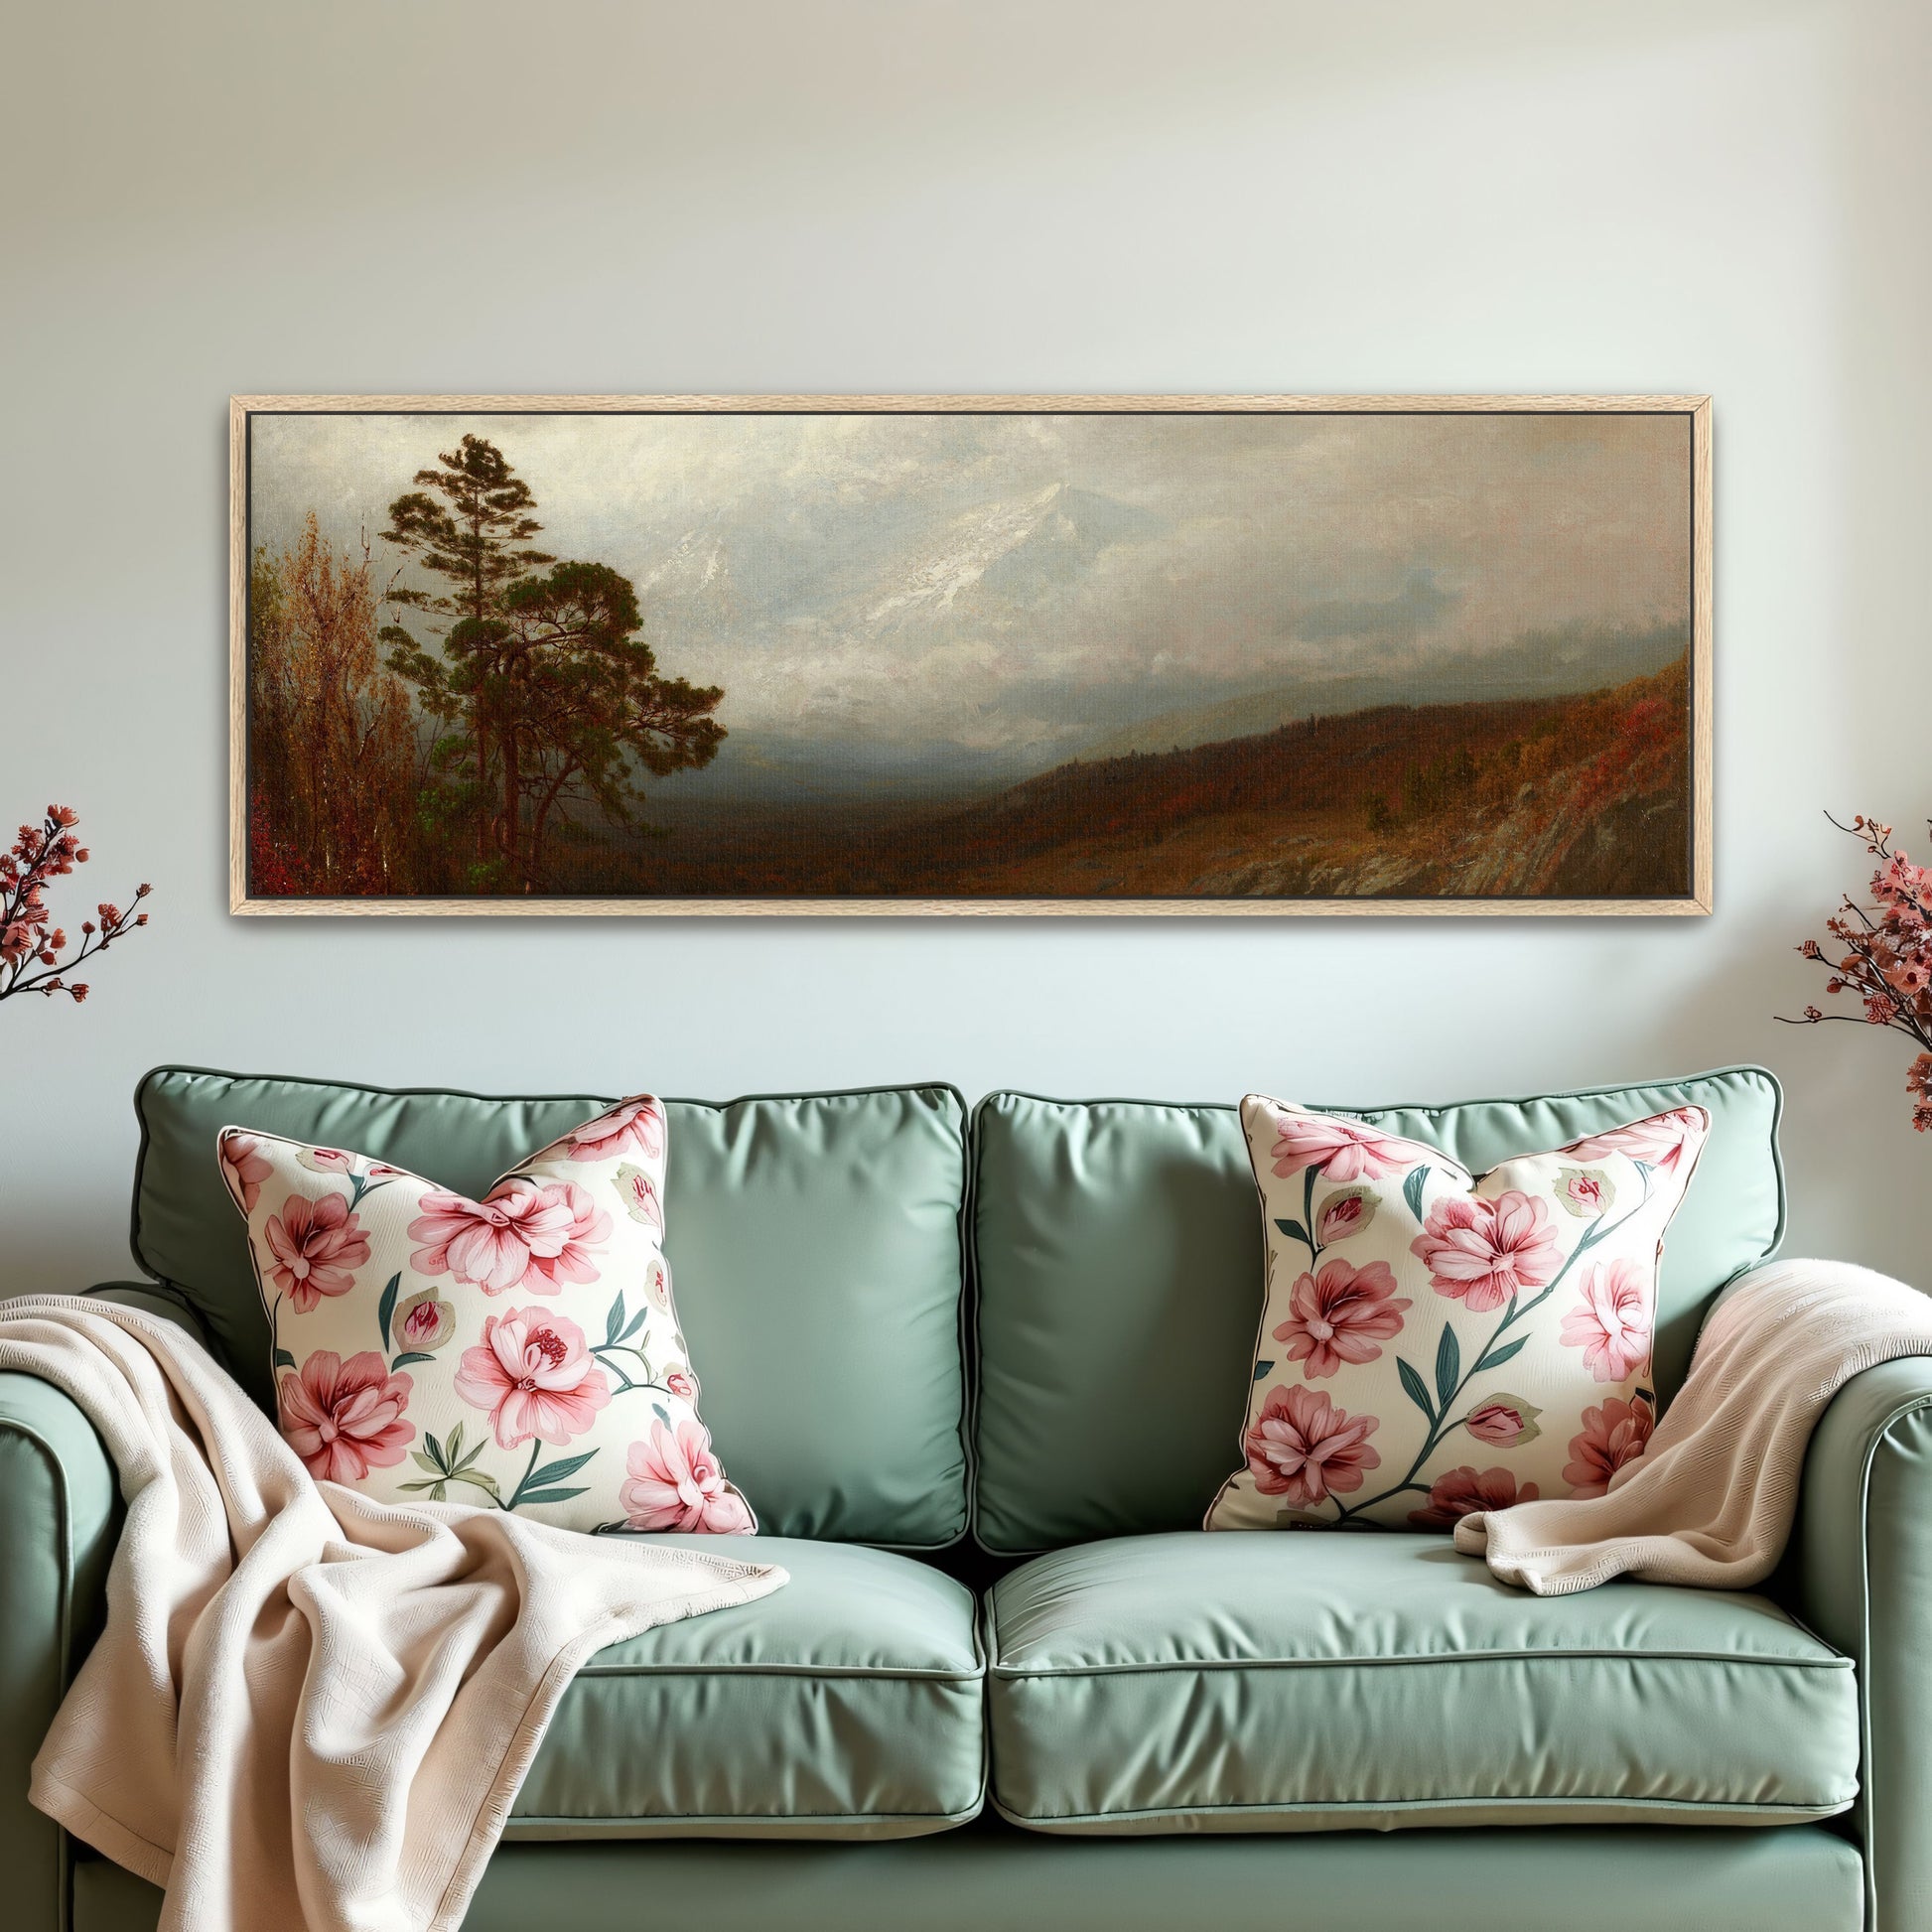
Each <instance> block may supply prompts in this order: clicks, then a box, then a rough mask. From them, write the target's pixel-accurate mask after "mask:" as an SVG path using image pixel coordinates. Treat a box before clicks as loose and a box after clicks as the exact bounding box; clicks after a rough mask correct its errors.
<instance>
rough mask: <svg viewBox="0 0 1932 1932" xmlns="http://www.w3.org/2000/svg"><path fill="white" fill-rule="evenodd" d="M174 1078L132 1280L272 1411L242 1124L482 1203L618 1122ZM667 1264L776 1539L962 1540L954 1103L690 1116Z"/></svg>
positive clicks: (547, 1100) (532, 1108)
mask: <svg viewBox="0 0 1932 1932" xmlns="http://www.w3.org/2000/svg"><path fill="white" fill-rule="evenodd" d="M609 1099H610V1096H606V1095H594V1094H570V1095H541V1096H528V1095H525V1096H513V1097H502V1098H492V1097H487V1096H483V1095H478V1094H471V1093H448V1092H437V1091H424V1090H409V1091H387V1090H383V1089H379V1088H370V1087H361V1086H350V1085H345V1084H340V1083H332V1082H324V1081H316V1080H287V1079H277V1078H273V1077H257V1076H248V1075H241V1074H233V1073H217V1072H209V1071H207V1070H205V1069H202V1068H195V1067H161V1068H158V1069H157V1070H156V1071H155V1072H153V1073H150V1074H149V1075H148V1076H147V1078H146V1079H145V1080H143V1081H142V1082H141V1085H140V1088H139V1090H138V1091H137V1094H136V1097H135V1106H136V1111H137V1112H138V1114H139V1116H140V1119H141V1127H142V1144H141V1159H140V1165H139V1169H138V1171H137V1173H136V1177H135V1188H134V1227H133V1245H134V1254H135V1259H136V1260H137V1261H138V1262H139V1263H140V1264H141V1266H142V1267H143V1268H144V1269H146V1270H147V1271H148V1273H150V1274H151V1275H154V1276H157V1277H158V1278H160V1279H161V1280H162V1281H164V1282H168V1283H171V1284H172V1285H173V1286H175V1287H176V1288H178V1289H179V1290H181V1292H182V1293H183V1294H184V1295H185V1296H186V1297H187V1298H188V1299H189V1301H190V1302H191V1303H193V1305H194V1307H195V1309H196V1311H197V1312H198V1313H199V1314H200V1315H201V1316H202V1318H203V1319H204V1321H205V1322H206V1323H207V1328H208V1330H209V1332H210V1334H211V1335H212V1337H213V1339H214V1341H215V1342H216V1344H217V1346H218V1347H219V1348H220V1350H221V1352H222V1354H223V1356H224V1358H225V1359H226V1361H227V1363H228V1365H229V1367H230V1368H231V1369H233V1371H234V1372H235V1374H236V1376H237V1377H238V1378H239V1379H240V1380H241V1382H242V1383H243V1385H244V1386H245V1387H246V1388H247V1389H248V1390H249V1392H250V1393H251V1394H252V1395H253V1396H254V1397H255V1398H256V1400H257V1401H258V1402H260V1403H262V1405H263V1406H264V1407H268V1406H269V1404H270V1403H271V1401H272V1396H271V1394H270V1383H269V1373H268V1370H269V1361H268V1354H269V1342H268V1330H267V1326H266V1323H265V1321H264V1319H263V1315H262V1309H261V1302H260V1298H259V1296H258V1295H257V1293H256V1290H255V1284H254V1280H253V1276H252V1274H251V1271H250V1268H249V1262H248V1244H247V1232H246V1229H245V1227H244V1226H243V1224H242V1221H241V1219H240V1217H239V1216H238V1215H237V1214H236V1213H235V1210H234V1207H233V1205H232V1204H231V1203H230V1201H229V1199H228V1197H227V1194H226V1192H225V1190H224V1188H223V1185H222V1182H221V1177H220V1173H219V1170H218V1167H217V1165H216V1161H215V1136H216V1135H217V1134H218V1133H219V1131H220V1130H221V1128H223V1127H224V1126H228V1125H231V1124H232V1125H237V1126H244V1127H252V1128H258V1129H260V1130H262V1131H264V1132H266V1133H270V1134H280V1135H285V1136H287V1137H288V1138H289V1139H291V1140H298V1141H305V1142H309V1143H314V1144H320V1145H326V1146H330V1147H340V1148H345V1149H349V1150H352V1151H353V1152H355V1153H357V1154H366V1155H369V1156H372V1157H373V1158H375V1159H376V1160H380V1161H386V1162H390V1163H393V1164H394V1165H395V1166H397V1167H399V1168H405V1169H407V1170H408V1171H409V1172H410V1173H419V1174H422V1175H423V1176H424V1177H425V1178H427V1179H430V1180H433V1181H435V1182H437V1183H438V1184H439V1185H440V1186H444V1187H448V1188H449V1189H451V1190H452V1191H454V1192H458V1193H463V1194H469V1195H472V1196H474V1195H476V1194H477V1193H478V1191H479V1190H480V1189H482V1188H486V1187H487V1186H488V1185H489V1184H490V1182H491V1181H492V1180H493V1179H495V1177H496V1176H497V1175H498V1174H500V1173H504V1172H506V1171H507V1170H508V1169H510V1168H512V1167H514V1166H515V1165H516V1164H517V1163H518V1162H519V1161H521V1160H523V1159H524V1158H525V1157H527V1156H528V1155H530V1154H532V1153H534V1152H535V1151H536V1150H537V1149H538V1148H541V1147H543V1146H544V1145H545V1144H546V1143H547V1142H549V1141H551V1140H554V1139H555V1138H556V1137H557V1136H558V1135H559V1134H562V1133H565V1132H567V1131H568V1130H569V1129H570V1128H572V1127H575V1126H577V1125H578V1124H579V1123H580V1122H582V1121H584V1120H586V1119H588V1118H589V1117H590V1116H591V1115H592V1114H594V1113H596V1112H597V1111H598V1110H599V1108H600V1107H603V1106H605V1105H606V1104H608V1101H609ZM666 1112H667V1114H668V1119H669V1129H670V1152H669V1172H668V1174H667V1179H666V1187H665V1200H664V1216H665V1240H664V1252H665V1255H666V1257H667V1258H668V1259H669V1261H670V1263H671V1265H672V1267H673V1269H674V1270H675V1271H676V1279H677V1297H678V1315H679V1318H680V1320H681V1322H682V1324H683V1327H684V1330H685V1332H686V1335H687V1336H688V1338H689V1341H690V1344H691V1351H692V1355H693V1358H694V1359H695V1360H696V1361H699V1362H701V1363H702V1364H703V1365H704V1368H703V1374H704V1407H705V1420H706V1422H707V1423H708V1424H709V1425H710V1428H711V1431H712V1434H713V1437H714V1440H715V1441H716V1443H717V1445H718V1448H719V1451H720V1453H721V1454H722V1455H723V1457H724V1458H725V1462H726V1466H727V1467H728V1468H729V1469H730V1470H731V1472H732V1477H733V1480H734V1481H735V1482H737V1483H738V1485H739V1486H740V1487H741V1488H742V1489H743V1490H744V1491H745V1493H746V1495H747V1496H748V1497H750V1498H751V1500H752V1503H753V1505H754V1507H755V1508H756V1509H757V1511H758V1514H759V1526H760V1527H761V1528H762V1529H763V1530H764V1531H766V1532H767V1533H768V1534H771V1535H777V1536H817V1537H829V1538H833V1539H836V1540H840V1541H847V1542H865V1543H880V1544H887V1545H891V1546H895V1547H898V1548H905V1549H936V1548H940V1547H943V1546H944V1545H946V1544H948V1543H951V1542H954V1541H956V1540H957V1539H958V1537H959V1536H960V1535H961V1534H962V1533H963V1531H964V1528H965V1522H966V1501H967V1498H966V1487H967V1484H966V1449H965V1441H964V1425H963V1407H964V1378H963V1375H962V1366H961V1351H960V1333H959V1323H960V1307H961V1293H962V1283H963V1256H962V1241H961V1228H960V1216H961V1211H962V1206H963V1203H964V1200H965V1187H966V1158H965V1121H966V1110H965V1104H964V1102H963V1101H962V1099H961V1097H960V1095H959V1094H958V1092H957V1091H956V1090H955V1089H954V1088H952V1087H948V1086H940V1085H933V1086H923V1087H896V1088H885V1089H876V1090H867V1091H863V1092H852V1093H828V1094H799V1095H789V1096H759V1097H756V1098H752V1099H746V1100H735V1101H730V1102H724V1103H717V1102H711V1101H697V1100H673V1101H669V1102H668V1103H667V1105H666Z"/></svg>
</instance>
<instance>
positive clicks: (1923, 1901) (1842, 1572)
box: [1779, 1358, 1932, 1932]
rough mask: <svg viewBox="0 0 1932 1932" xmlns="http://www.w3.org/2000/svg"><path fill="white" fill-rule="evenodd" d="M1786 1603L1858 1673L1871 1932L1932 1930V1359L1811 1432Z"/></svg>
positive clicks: (1850, 1402) (1858, 1379)
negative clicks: (1929, 1746) (1930, 1741)
mask: <svg viewBox="0 0 1932 1932" xmlns="http://www.w3.org/2000/svg"><path fill="white" fill-rule="evenodd" d="M1779 1581H1780V1586H1781V1590H1780V1593H1781V1594H1782V1595H1783V1596H1784V1598H1785V1600H1786V1601H1787V1602H1788V1603H1789V1604H1790V1606H1791V1608H1792V1609H1793V1610H1795V1611H1796V1612H1797V1614H1798V1615H1800V1616H1801V1617H1803V1618H1804V1620H1805V1621H1806V1622H1807V1623H1808V1624H1810V1625H1811V1627H1812V1628H1813V1629H1814V1630H1816V1631H1817V1632H1818V1634H1819V1635H1820V1636H1822V1637H1823V1638H1825V1640H1826V1641H1827V1642H1828V1643H1831V1644H1834V1645H1836V1646H1837V1647H1838V1648H1839V1649H1840V1650H1842V1651H1844V1652H1845V1653H1846V1655H1847V1656H1849V1657H1851V1658H1853V1659H1854V1661H1855V1662H1856V1663H1857V1665H1858V1675H1859V1701H1860V1720H1861V1723H1860V1728H1861V1736H1862V1743H1861V1751H1860V1757H1861V1764H1860V1774H1859V1775H1860V1783H1861V1785H1862V1786H1863V1795H1862V1796H1861V1798H1860V1801H1859V1806H1858V1810H1857V1812H1856V1813H1855V1814H1854V1822H1855V1825H1856V1828H1857V1830H1858V1832H1859V1835H1860V1837H1861V1838H1862V1840H1863V1846H1864V1867H1865V1897H1866V1905H1865V1916H1866V1923H1867V1924H1868V1925H1869V1926H1870V1927H1871V1928H1873V1932H1926V1929H1927V1928H1928V1927H1932V1753H1929V1752H1928V1751H1927V1750H1926V1748H1925V1740H1926V1738H1927V1737H1932V1359H1925V1358H1912V1359H1908V1360H1902V1361H1895V1362H1882V1363H1880V1364H1879V1365H1878V1366H1877V1367H1876V1368H1869V1369H1866V1370H1865V1371H1864V1373H1863V1374H1862V1375H1857V1376H1854V1377H1853V1379H1852V1380H1851V1381H1849V1382H1848V1383H1846V1385H1845V1386H1844V1388H1842V1389H1841V1390H1840V1391H1839V1392H1838V1394H1837V1395H1836V1396H1835V1397H1834V1398H1833V1400H1832V1402H1831V1404H1830V1406H1829V1407H1828V1408H1827V1409H1826V1411H1825V1416H1824V1420H1823V1421H1822V1422H1821V1423H1820V1424H1819V1425H1818V1428H1817V1430H1816V1432H1815V1433H1814V1434H1813V1436H1812V1440H1811V1448H1810V1449H1809V1451H1808V1453H1807V1455H1806V1458H1805V1468H1804V1477H1803V1484H1802V1487H1801V1489H1800V1492H1799V1504H1798V1521H1797V1524H1796V1527H1795V1530H1794V1532H1793V1535H1792V1540H1791V1547H1790V1550H1789V1551H1788V1553H1787V1555H1786V1559H1785V1565H1784V1569H1783V1571H1782V1573H1781V1575H1780V1579H1779Z"/></svg>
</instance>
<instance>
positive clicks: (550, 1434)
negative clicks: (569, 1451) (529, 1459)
mask: <svg viewBox="0 0 1932 1932" xmlns="http://www.w3.org/2000/svg"><path fill="white" fill-rule="evenodd" d="M456 1392H457V1394H458V1395H460V1396H462V1398H463V1399H464V1401H466V1402H470V1403H474V1404H475V1405H476V1406H477V1407H478V1408H479V1409H483V1410H486V1411H487V1412H488V1415H489V1427H490V1431H491V1433H492V1434H493V1435H494V1436H495V1438H496V1441H497V1444H498V1446H499V1447H500V1448H502V1449H516V1448H518V1447H519V1446H520V1445H522V1444H524V1443H527V1442H528V1441H529V1440H530V1439H531V1437H533V1436H534V1437H538V1438H540V1439H541V1440H542V1441H544V1442H546V1443H557V1444H563V1443H567V1442H569V1441H570V1439H571V1438H572V1437H573V1436H581V1435H583V1433H584V1432H585V1430H587V1429H588V1428H590V1426H591V1424H592V1422H593V1421H594V1420H595V1419H596V1417H597V1412H598V1411H599V1410H600V1409H602V1408H603V1407H604V1405H605V1404H606V1403H607V1402H609V1401H610V1400H611V1385H610V1383H609V1381H608V1380H606V1378H605V1374H604V1371H603V1369H601V1368H600V1367H599V1366H598V1365H597V1362H596V1360H595V1358H594V1357H593V1356H592V1355H591V1353H590V1350H589V1348H588V1347H587V1346H586V1344H585V1341H584V1331H583V1329H582V1328H580V1327H579V1326H578V1325H577V1323H576V1322H574V1321H572V1320H571V1319H570V1318H569V1317H568V1316H567V1315H561V1314H553V1313H551V1312H549V1311H547V1310H543V1309H505V1310H504V1311H502V1313H501V1314H492V1315H487V1316H485V1317H484V1319H483V1340H482V1341H481V1342H479V1343H478V1344H477V1346H476V1347H474V1348H466V1349H465V1350H464V1351H463V1360H462V1363H461V1364H460V1366H459V1367H458V1369H457V1372H456Z"/></svg>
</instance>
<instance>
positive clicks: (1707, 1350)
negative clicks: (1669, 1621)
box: [1455, 1261, 1932, 1596]
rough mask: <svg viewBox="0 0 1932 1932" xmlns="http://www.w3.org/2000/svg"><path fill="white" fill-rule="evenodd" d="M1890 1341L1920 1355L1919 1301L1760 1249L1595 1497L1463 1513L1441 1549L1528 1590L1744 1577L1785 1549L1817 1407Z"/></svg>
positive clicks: (1829, 1267)
mask: <svg viewBox="0 0 1932 1932" xmlns="http://www.w3.org/2000/svg"><path fill="white" fill-rule="evenodd" d="M1902 1355H1932V1300H1928V1299H1927V1298H1926V1297H1925V1296H1923V1295H1921V1294H1919V1293H1917V1291H1915V1290H1913V1289H1910V1288H1907V1287H1906V1286H1905V1285H1904V1284H1903V1283H1902V1282H1895V1281H1892V1280H1889V1279H1888V1278H1887V1277H1885V1276H1883V1275H1876V1274H1873V1273H1872V1272H1871V1271H1870V1270H1869V1269H1867V1268H1854V1267H1851V1266H1849V1265H1848V1264H1846V1263H1843V1262H1831V1261H1777V1262H1771V1263H1769V1264H1768V1265H1766V1266H1765V1267H1762V1268H1758V1269H1755V1270H1753V1271H1752V1272H1751V1273H1750V1274H1748V1275H1745V1276H1743V1277H1742V1278H1741V1279H1740V1280H1738V1281H1737V1282H1736V1283H1735V1284H1734V1285H1733V1286H1732V1287H1731V1288H1730V1289H1728V1290H1726V1292H1725V1297H1724V1299H1723V1301H1722V1302H1721V1303H1720V1304H1719V1306H1718V1308H1717V1309H1716V1311H1714V1312H1713V1313H1712V1316H1711V1318H1710V1320H1709V1321H1708V1322H1706V1323H1705V1327H1704V1332H1703V1334H1702V1335H1700V1336H1699V1338H1698V1345H1697V1353H1696V1354H1695V1355H1694V1356H1693V1357H1692V1360H1691V1372H1690V1375H1689V1377H1688V1378H1687V1379H1686V1381H1685V1383H1684V1387H1683V1389H1682V1390H1681V1391H1680V1393H1679V1394H1678V1397H1677V1400H1676V1401H1675V1402H1674V1403H1672V1404H1671V1406H1670V1409H1669V1411H1668V1412H1667V1413H1666V1414H1665V1416H1664V1418H1663V1420H1662V1421H1661V1422H1659V1423H1658V1425H1657V1427H1656V1430H1655V1432H1654V1433H1653V1434H1652V1436H1651V1438H1650V1445H1649V1448H1648V1449H1646V1451H1645V1453H1644V1454H1643V1456H1642V1457H1641V1458H1640V1459H1639V1460H1638V1461H1635V1462H1631V1463H1628V1464H1626V1465H1625V1466H1624V1467H1623V1468H1622V1469H1620V1470H1619V1471H1618V1472H1617V1474H1616V1475H1615V1477H1613V1478H1612V1480H1611V1482H1610V1485H1609V1488H1608V1490H1607V1491H1606V1492H1605V1493H1604V1494H1603V1495H1600V1496H1592V1497H1586V1498H1579V1499H1573V1500H1568V1501H1560V1500H1551V1501H1549V1502H1532V1503H1519V1504H1518V1505H1517V1506H1516V1507H1515V1508H1513V1509H1506V1510H1497V1511H1493V1512H1490V1513H1486V1514H1481V1513H1479V1514H1474V1515H1469V1516H1465V1517H1463V1519H1462V1520H1461V1521H1460V1522H1459V1523H1458V1524H1456V1526H1455V1547H1456V1548H1457V1549H1458V1550H1461V1551H1463V1552H1464V1553H1466V1554H1467V1555H1470V1556H1479V1557H1483V1558H1485V1559H1486V1560H1487V1562H1488V1565H1489V1568H1490V1569H1491V1570H1492V1571H1494V1572H1495V1574H1496V1575H1497V1576H1498V1577H1500V1578H1501V1579H1502V1580H1503V1582H1505V1583H1509V1584H1518V1585H1520V1586H1522V1587H1523V1588H1525V1589H1528V1590H1532V1591H1534V1592H1535V1593H1536V1594H1537V1595H1538V1596H1565V1595H1569V1594H1570V1593H1571V1592H1573V1591H1575V1590H1580V1589H1593V1588H1594V1587H1596V1586H1597V1585H1598V1584H1606V1583H1608V1582H1609V1581H1610V1579H1611V1578H1612V1577H1624V1576H1629V1577H1638V1578H1641V1579H1643V1580H1644V1581H1645V1582H1647V1583H1654V1584H1692V1585H1698V1586H1701V1587H1704V1588H1706V1589H1744V1588H1747V1587H1749V1586H1750V1585H1752V1584H1755V1583H1758V1582H1761V1581H1762V1580H1763V1579H1764V1578H1765V1577H1767V1576H1769V1575H1770V1573H1771V1571H1772V1570H1773V1569H1774V1568H1775V1567H1776V1565H1777V1561H1778V1559H1779V1557H1780V1556H1782V1555H1783V1553H1784V1546H1785V1543H1786V1542H1787V1540H1788V1539H1789V1537H1790V1535H1791V1523H1792V1518H1793V1516H1794V1514H1795V1512H1796V1510H1797V1503H1798V1483H1799V1478H1800V1476H1801V1474H1802V1473H1803V1469H1804V1460H1805V1449H1806V1447H1807V1445H1808V1444H1809V1443H1810V1441H1811V1432H1812V1430H1813V1429H1814V1428H1815V1427H1816V1426H1817V1424H1818V1421H1819V1419H1820V1418H1821V1417H1822V1416H1823V1415H1824V1413H1825V1407H1826V1405H1827V1404H1828V1403H1829V1402H1830V1401H1831V1399H1832V1397H1833V1396H1834V1395H1836V1394H1837V1393H1838V1391H1839V1390H1840V1389H1841V1388H1843V1387H1844V1385H1845V1384H1846V1383H1847V1382H1849V1381H1850V1380H1851V1379H1852V1378H1853V1376H1855V1375H1857V1374H1859V1373H1861V1371H1863V1370H1864V1369H1867V1368H1873V1367H1875V1366H1876V1365H1877V1364H1878V1363H1880V1362H1888V1361H1894V1360H1896V1359H1897V1358H1898V1357H1900V1356H1902Z"/></svg>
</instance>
